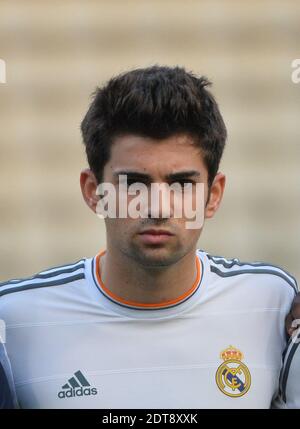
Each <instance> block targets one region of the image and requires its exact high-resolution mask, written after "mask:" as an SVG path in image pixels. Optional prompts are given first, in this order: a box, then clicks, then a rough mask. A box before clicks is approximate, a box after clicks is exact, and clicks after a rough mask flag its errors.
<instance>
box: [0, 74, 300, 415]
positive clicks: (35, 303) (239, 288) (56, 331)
mask: <svg viewBox="0 0 300 429" xmlns="http://www.w3.org/2000/svg"><path fill="white" fill-rule="evenodd" d="M208 85H209V82H208V81H207V80H206V79H205V78H203V77H200V78H199V77H196V76H194V75H192V74H191V73H187V72H186V71H185V70H184V69H182V68H178V67H175V68H168V67H157V66H155V67H150V68H147V69H138V70H134V71H131V72H128V73H125V74H123V75H120V76H118V77H116V78H114V79H112V80H110V81H109V82H108V83H107V85H105V86H104V87H103V88H98V89H97V91H96V93H95V97H94V99H93V102H92V103H91V106H90V108H89V110H88V112H87V114H86V116H85V118H84V120H83V122H82V127H81V129H82V134H83V140H84V144H85V146H86V153H87V159H88V163H89V168H87V169H85V170H84V171H82V172H81V175H80V185H81V190H82V194H83V198H84V200H85V202H86V203H87V205H88V206H89V208H90V209H91V210H92V211H93V212H94V213H98V207H99V203H100V202H101V201H102V200H103V198H105V195H104V194H102V192H101V191H100V192H99V184H103V183H105V184H110V185H112V188H113V190H114V191H115V194H113V193H112V194H111V195H114V196H115V197H116V208H117V216H116V217H114V216H107V217H106V218H105V225H106V233H107V245H106V249H105V250H104V251H101V252H99V253H98V254H97V255H95V256H94V257H91V258H83V259H81V260H79V261H77V262H75V263H73V264H68V265H64V266H60V267H54V268H49V269H47V270H44V271H41V272H39V273H37V274H35V275H34V276H32V277H31V278H28V279H20V280H11V281H9V282H6V283H4V284H2V286H1V288H0V317H1V318H3V319H4V320H5V322H6V324H7V347H8V352H9V355H10V359H11V362H12V367H13V372H14V377H15V384H16V388H17V394H18V399H19V403H20V406H21V407H23V408H269V407H270V406H271V404H272V400H273V399H274V398H275V397H276V396H277V393H278V387H279V375H280V370H281V366H282V353H283V351H284V349H285V346H286V336H285V328H284V323H285V317H286V315H287V313H288V311H289V309H290V307H291V303H292V301H293V298H294V296H295V294H296V291H297V284H296V281H295V279H294V278H293V277H292V276H291V275H290V274H288V273H287V272H286V271H284V270H283V269H281V268H279V267H276V266H273V265H270V264H267V263H261V262H255V263H248V262H240V261H239V260H238V259H237V258H234V259H226V258H223V257H220V256H212V255H210V254H208V253H207V252H205V251H204V250H199V249H197V242H198V240H199V237H200V234H201V232H202V229H203V224H201V225H200V226H198V227H197V228H187V216H186V213H185V212H184V214H182V216H181V217H180V216H179V217H176V216H174V212H175V209H176V207H175V202H176V201H177V203H178V202H179V201H180V199H178V194H176V197H175V196H174V194H173V197H172V199H170V200H169V208H170V213H169V215H166V213H165V211H164V210H163V209H162V206H163V200H164V198H165V194H164V193H162V194H161V195H160V197H159V198H160V200H159V204H158V206H155V204H154V203H153V202H152V199H150V198H149V199H148V200H147V202H148V203H149V204H148V206H147V205H146V211H145V210H144V209H145V204H144V205H143V210H144V216H143V217H135V216H127V217H126V216H124V217H122V216H120V211H121V208H122V209H124V207H121V206H122V204H123V203H124V201H126V204H125V205H126V208H128V212H129V211H130V210H129V209H130V208H132V205H133V202H134V201H133V200H134V195H133V193H132V192H129V191H128V193H127V194H126V191H125V193H124V188H123V187H122V184H121V182H120V180H119V179H120V177H123V178H124V177H126V179H127V183H128V185H133V186H134V185H136V184H138V185H141V184H142V185H143V187H142V188H143V189H144V190H145V189H146V190H147V191H151V187H152V184H160V185H161V184H162V185H169V186H172V185H174V184H178V185H179V187H182V188H183V189H185V185H186V184H187V183H188V184H190V185H189V189H191V193H190V194H189V196H190V200H189V201H190V202H192V205H193V207H195V206H196V207H198V206H197V201H198V200H197V199H199V198H200V197H199V195H200V194H199V193H198V189H202V190H203V191H204V194H201V195H202V196H203V198H204V207H203V212H204V213H203V215H204V218H205V220H206V219H209V218H212V217H213V216H214V214H215V213H216V211H217V210H218V207H219V205H220V203H221V200H222V196H223V192H224V187H225V175H224V174H223V173H221V172H220V171H219V163H220V160H221V157H222V153H223V149H224V146H225V141H226V128H225V125H224V122H223V119H222V117H221V114H220V112H219V109H218V105H217V103H216V101H215V99H214V98H213V96H212V95H211V93H210V92H209V91H208V90H207V86H208ZM199 185H200V188H199ZM120 196H121V198H119V199H118V198H117V197H120ZM125 196H126V199H125V200H124V197H125ZM176 198H177V199H176ZM149 201H150V202H149ZM108 202H110V201H108ZM144 202H145V201H144ZM123 206H124V204H123Z"/></svg>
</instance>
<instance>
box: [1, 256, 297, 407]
mask: <svg viewBox="0 0 300 429" xmlns="http://www.w3.org/2000/svg"><path fill="white" fill-rule="evenodd" d="M102 254H103V252H102V253H99V254H97V255H95V256H94V257H91V258H83V259H81V260H79V261H78V262H75V263H72V264H68V265H64V266H60V267H54V268H49V269H47V270H44V271H41V272H39V273H37V274H35V275H33V276H32V277H30V278H25V279H14V280H10V281H7V282H4V283H1V284H0V318H1V319H3V320H4V321H5V323H6V326H7V332H6V341H7V342H6V347H7V352H8V355H9V358H10V361H11V366H12V371H13V375H14V381H15V387H16V392H17V397H18V402H19V405H20V407H21V408H106V409H108V408H124V409H126V408H145V409H149V408H150V409H151V408H152V409H155V408H169V409H170V408H185V409H186V408H270V407H271V404H272V400H273V399H274V398H275V397H276V396H277V393H278V388H279V376H280V371H281V368H282V354H283V352H284V349H285V347H286V336H285V328H284V321H285V316H286V314H287V313H288V311H289V309H290V306H291V303H292V300H293V298H294V296H295V292H296V290H297V283H296V281H295V279H294V278H293V277H292V276H291V275H290V274H288V273H287V272H286V271H284V270H282V269H281V268H279V267H276V266H272V265H269V264H266V263H261V262H256V263H246V262H240V261H239V260H238V259H236V258H235V259H225V258H223V257H216V256H211V255H209V254H208V253H207V252H205V251H203V250H197V252H196V255H195V262H196V265H197V270H198V275H197V279H196V281H195V283H194V284H193V285H192V287H191V288H190V290H189V291H188V292H187V293H185V294H184V295H182V296H180V297H178V299H176V300H173V301H168V302H165V303H160V304H159V305H154V304H148V305H141V304H138V303H135V302H126V301H124V300H122V299H120V298H118V297H116V296H114V295H113V294H112V293H111V292H110V291H109V290H108V289H107V288H106V287H105V285H104V284H103V282H102V280H101V273H100V272H99V266H100V263H99V260H100V258H101V255H102Z"/></svg>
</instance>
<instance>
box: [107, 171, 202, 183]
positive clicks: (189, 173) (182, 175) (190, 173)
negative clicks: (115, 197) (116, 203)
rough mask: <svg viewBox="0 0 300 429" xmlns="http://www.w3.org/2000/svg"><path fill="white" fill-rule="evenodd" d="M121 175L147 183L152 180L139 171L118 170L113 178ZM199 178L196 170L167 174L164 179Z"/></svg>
mask: <svg viewBox="0 0 300 429" xmlns="http://www.w3.org/2000/svg"><path fill="white" fill-rule="evenodd" d="M121 174H124V175H127V176H128V177H134V178H141V179H144V180H149V181H151V179H152V177H151V176H150V175H149V174H146V173H142V172H141V171H133V170H119V171H115V172H114V173H113V175H114V176H115V177H118V176H119V175H121ZM199 176H200V172H199V171H197V170H186V171H178V172H177V173H171V174H167V175H166V179H167V180H180V179H186V178H189V177H199Z"/></svg>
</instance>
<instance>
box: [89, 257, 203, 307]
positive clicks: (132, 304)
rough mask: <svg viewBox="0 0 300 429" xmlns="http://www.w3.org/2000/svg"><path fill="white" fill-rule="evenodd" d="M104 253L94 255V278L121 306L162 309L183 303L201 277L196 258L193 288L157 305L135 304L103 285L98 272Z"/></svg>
mask: <svg viewBox="0 0 300 429" xmlns="http://www.w3.org/2000/svg"><path fill="white" fill-rule="evenodd" d="M105 252H106V250H103V251H102V252H100V253H98V254H97V255H96V267H95V271H96V278H97V281H98V283H99V285H100V287H101V288H102V289H103V291H104V292H105V293H106V294H107V295H108V296H110V297H111V298H113V299H114V300H115V301H119V302H120V303H121V304H126V305H131V306H134V307H142V308H152V307H164V306H169V305H172V304H178V303H179V302H180V301H183V300H184V299H185V298H186V297H188V296H189V295H192V294H193V292H194V291H195V290H196V288H197V286H198V284H199V280H200V277H201V266H200V262H199V259H198V257H196V267H197V276H196V280H195V282H194V284H193V286H192V287H191V288H190V289H189V290H188V291H187V292H185V293H184V294H182V295H180V296H179V297H178V298H175V299H172V300H169V301H164V302H159V303H157V304H152V303H151V304H148V303H147V304H142V303H140V302H136V301H127V300H125V299H123V298H121V297H120V296H118V295H115V294H114V293H113V292H111V291H110V290H109V289H107V287H106V286H105V285H104V284H103V281H102V278H101V272H100V258H101V256H103V255H104V253H105Z"/></svg>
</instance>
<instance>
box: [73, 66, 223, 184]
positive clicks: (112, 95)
mask: <svg viewBox="0 0 300 429" xmlns="http://www.w3.org/2000/svg"><path fill="white" fill-rule="evenodd" d="M209 85H211V82H209V80H208V79H207V78H206V77H204V76H202V77H197V76H195V75H194V74H193V73H191V72H187V71H186V70H185V69H184V68H182V67H163V66H157V65H156V66H151V67H148V68H139V69H135V70H131V71H129V72H126V73H123V74H120V75H118V76H116V77H114V78H112V79H110V80H109V81H108V82H107V84H106V85H105V86H103V87H102V88H100V87H97V88H96V90H95V92H94V93H93V94H92V95H93V101H92V103H91V104H90V107H89V109H88V111H87V113H86V115H85V117H84V119H83V121H82V123H81V132H82V137H83V142H84V144H85V147H86V155H87V160H88V163H89V167H90V169H91V170H92V172H93V173H94V175H95V177H96V179H97V181H98V184H99V183H101V182H102V180H103V169H104V166H105V164H106V163H107V162H108V160H109V157H110V146H111V144H112V143H113V139H114V138H116V137H117V136H120V135H125V134H135V135H140V136H143V137H151V138H153V139H163V138H167V137H170V136H172V135H175V134H189V135H191V136H192V137H193V138H194V139H195V144H196V145H197V146H198V147H199V149H201V150H202V153H203V157H204V162H205V164H206V167H207V169H208V184H209V186H210V185H211V183H212V181H213V179H214V177H215V175H216V174H217V172H218V168H219V163H220V160H221V157H222V154H223V150H224V146H225V141H226V137H227V132H226V127H225V124H224V121H223V118H222V116H221V113H220V111H219V108H218V104H217V102H216V100H215V99H214V97H213V96H212V94H211V93H210V92H209V91H208V90H207V89H206V87H207V86H209Z"/></svg>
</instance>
